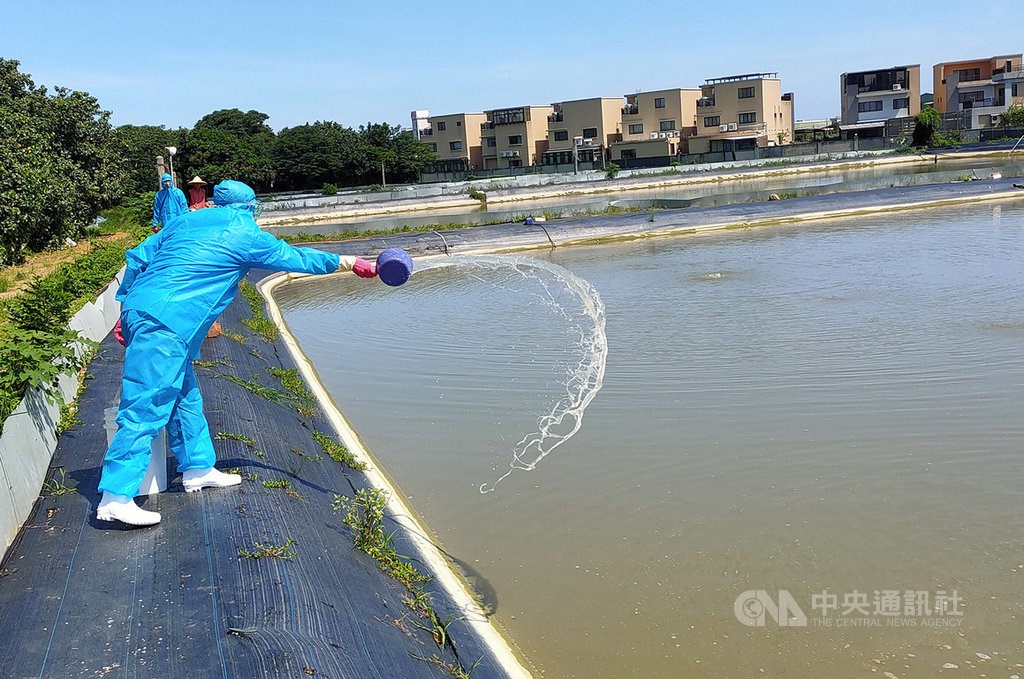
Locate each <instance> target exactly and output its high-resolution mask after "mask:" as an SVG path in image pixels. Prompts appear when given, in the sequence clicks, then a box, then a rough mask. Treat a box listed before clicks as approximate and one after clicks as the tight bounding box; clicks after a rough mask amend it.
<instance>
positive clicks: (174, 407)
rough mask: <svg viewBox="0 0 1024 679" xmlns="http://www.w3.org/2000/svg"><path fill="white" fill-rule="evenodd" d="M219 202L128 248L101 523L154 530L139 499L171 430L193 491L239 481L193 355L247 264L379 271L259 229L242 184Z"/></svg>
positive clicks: (232, 185)
mask: <svg viewBox="0 0 1024 679" xmlns="http://www.w3.org/2000/svg"><path fill="white" fill-rule="evenodd" d="M213 195H214V201H215V203H216V205H217V207H215V208H210V209H206V210H197V211H195V212H188V213H186V214H185V215H183V216H181V217H179V218H177V219H174V220H173V221H171V222H170V223H169V224H168V225H167V226H166V228H163V229H161V230H160V231H159V232H158V233H156V234H153V235H152V236H150V237H149V238H147V239H146V240H145V241H143V242H142V243H141V244H140V245H139V246H137V247H135V248H133V249H132V250H129V251H128V252H127V253H126V259H127V265H126V269H125V274H124V280H123V281H122V282H121V286H120V288H119V289H118V291H117V299H118V300H120V301H121V303H122V311H121V332H122V334H123V337H124V343H125V357H124V374H123V377H122V383H121V404H120V407H119V409H118V413H117V425H118V430H117V433H116V434H115V435H114V438H113V440H112V441H111V442H110V447H109V448H108V449H107V453H106V456H105V458H104V460H103V472H102V475H101V477H100V483H99V490H100V491H101V492H102V494H103V495H102V499H101V500H100V503H99V506H98V507H97V510H96V518H97V519H99V520H101V521H114V520H117V521H121V522H123V523H126V524H129V525H133V526H148V525H152V524H155V523H158V522H159V521H160V514H159V513H157V512H152V511H146V510H144V509H142V508H141V507H139V506H138V505H136V504H135V501H134V497H135V495H136V494H137V493H138V491H139V486H140V485H141V483H142V480H143V478H144V476H145V472H146V468H147V467H148V465H149V457H150V454H151V451H152V440H153V438H154V437H155V436H156V435H157V433H159V431H160V429H161V428H163V427H165V426H166V427H167V439H168V443H169V446H170V449H171V452H172V453H174V456H175V457H176V458H177V460H178V471H179V472H181V474H182V485H183V486H184V487H185V490H186V491H188V492H192V491H197V490H200V489H202V488H211V487H213V488H217V487H225V486H233V485H236V484H238V483H241V478H240V477H239V476H238V475H236V474H225V473H223V472H220V471H218V470H217V469H215V468H214V466H213V465H214V461H215V459H216V456H215V454H214V450H213V442H212V440H211V439H210V430H209V427H208V425H207V422H206V418H205V416H204V415H203V401H202V397H201V396H200V393H199V386H198V384H197V383H196V376H195V373H194V372H193V369H192V361H193V360H194V359H196V358H198V356H199V349H200V347H201V346H202V343H203V340H204V339H205V337H206V333H207V331H208V330H209V329H210V326H211V325H212V323H213V322H214V319H216V318H217V317H218V316H219V315H220V313H221V312H222V311H224V309H225V307H227V306H228V304H229V303H230V302H231V301H232V300H233V299H234V298H235V295H236V294H237V293H238V283H239V281H241V280H242V278H243V277H244V276H245V275H246V274H247V273H248V271H249V269H250V268H253V267H257V268H261V269H270V270H275V271H296V272H304V273H311V274H328V273H332V272H334V271H352V272H353V273H355V274H356V275H357V276H360V277H362V278H372V277H374V276H375V275H376V268H375V266H374V265H373V264H372V263H370V262H368V261H366V260H365V259H360V258H356V257H348V256H339V255H335V254H331V253H327V252H322V251H319V250H315V249H312V248H302V247H294V246H291V245H289V244H288V243H285V242H284V241H282V240H278V239H277V238H275V237H274V236H272V235H270V234H268V233H266V232H264V231H261V230H260V228H259V227H258V226H257V225H256V221H255V219H254V212H255V213H256V214H257V215H258V206H259V203H258V201H256V199H255V198H256V196H255V194H254V193H253V191H252V189H251V188H249V187H248V186H246V185H245V184H243V183H241V182H237V181H231V180H227V181H223V182H221V183H220V184H217V186H216V187H215V188H214V191H213Z"/></svg>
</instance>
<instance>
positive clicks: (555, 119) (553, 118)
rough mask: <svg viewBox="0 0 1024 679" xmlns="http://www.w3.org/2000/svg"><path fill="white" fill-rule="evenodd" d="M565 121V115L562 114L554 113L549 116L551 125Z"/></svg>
mask: <svg viewBox="0 0 1024 679" xmlns="http://www.w3.org/2000/svg"><path fill="white" fill-rule="evenodd" d="M563 120H565V114H564V113H562V112H558V113H552V114H551V115H549V116H548V122H549V123H560V122H562V121H563Z"/></svg>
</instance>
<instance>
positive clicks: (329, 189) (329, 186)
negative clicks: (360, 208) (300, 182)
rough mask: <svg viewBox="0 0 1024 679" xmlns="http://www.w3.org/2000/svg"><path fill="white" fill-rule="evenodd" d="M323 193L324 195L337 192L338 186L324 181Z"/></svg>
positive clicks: (331, 194)
mask: <svg viewBox="0 0 1024 679" xmlns="http://www.w3.org/2000/svg"><path fill="white" fill-rule="evenodd" d="M323 193H324V195H325V196H333V195H335V194H337V193H338V187H337V186H335V185H334V184H330V183H326V184H324V190H323Z"/></svg>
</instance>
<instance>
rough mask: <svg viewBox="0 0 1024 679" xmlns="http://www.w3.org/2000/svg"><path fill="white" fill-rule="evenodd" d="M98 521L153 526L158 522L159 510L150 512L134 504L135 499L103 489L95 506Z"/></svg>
mask: <svg viewBox="0 0 1024 679" xmlns="http://www.w3.org/2000/svg"><path fill="white" fill-rule="evenodd" d="M96 519H97V520H98V521H120V522H121V523H126V524H128V525H129V526H153V525H155V524H158V523H160V512H150V511H148V510H145V509H143V508H142V507H140V506H138V505H137V504H135V499H134V498H130V497H127V496H126V495H114V494H113V493H108V492H106V491H103V498H102V499H101V500H100V504H99V506H98V507H96Z"/></svg>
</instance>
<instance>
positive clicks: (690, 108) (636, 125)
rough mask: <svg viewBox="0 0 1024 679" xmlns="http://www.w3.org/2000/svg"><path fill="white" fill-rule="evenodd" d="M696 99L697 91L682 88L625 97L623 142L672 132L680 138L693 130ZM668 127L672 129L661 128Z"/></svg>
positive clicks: (698, 93) (698, 95)
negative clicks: (684, 133)
mask: <svg viewBox="0 0 1024 679" xmlns="http://www.w3.org/2000/svg"><path fill="white" fill-rule="evenodd" d="M698 98H700V90H698V89H681V88H674V89H670V90H654V91H652V92H638V93H636V94H627V95H626V96H625V99H626V104H625V106H624V107H623V109H624V110H623V113H622V128H621V129H622V141H623V142H631V141H642V140H649V139H651V133H655V134H658V133H660V132H668V131H671V130H675V131H678V132H679V136H680V137H682V136H683V131H684V130H688V129H689V128H691V127H693V124H694V122H693V121H694V117H695V116H696V114H697V99H698ZM659 104H662V105H661V106H659ZM634 110H635V113H634V112H633V111H634ZM663 124H664V125H663ZM669 125H671V128H669V129H662V127H663V126H664V127H666V128H668V126H669Z"/></svg>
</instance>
